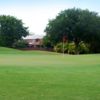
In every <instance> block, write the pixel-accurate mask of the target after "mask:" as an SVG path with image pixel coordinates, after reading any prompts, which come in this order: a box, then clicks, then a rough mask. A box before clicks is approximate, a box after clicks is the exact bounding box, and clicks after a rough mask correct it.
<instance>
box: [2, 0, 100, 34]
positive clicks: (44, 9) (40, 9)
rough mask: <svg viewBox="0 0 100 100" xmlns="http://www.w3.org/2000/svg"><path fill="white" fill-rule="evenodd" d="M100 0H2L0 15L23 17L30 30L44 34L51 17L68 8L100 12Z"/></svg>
mask: <svg viewBox="0 0 100 100" xmlns="http://www.w3.org/2000/svg"><path fill="white" fill-rule="evenodd" d="M99 5H100V0H0V15H2V14H5V15H12V16H15V17H17V18H18V19H22V21H23V22H24V23H25V25H26V26H29V31H30V32H32V33H35V34H40V35H43V34H45V33H44V32H43V31H44V29H45V27H46V25H47V23H48V20H49V19H52V18H55V17H56V15H57V14H58V13H59V12H60V11H62V10H64V9H68V8H73V7H76V8H81V9H89V10H90V11H96V12H98V13H99V14H100V6H99Z"/></svg>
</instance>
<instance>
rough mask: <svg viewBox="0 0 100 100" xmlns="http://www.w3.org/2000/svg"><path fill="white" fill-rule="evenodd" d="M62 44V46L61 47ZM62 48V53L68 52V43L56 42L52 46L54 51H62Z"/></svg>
mask: <svg viewBox="0 0 100 100" xmlns="http://www.w3.org/2000/svg"><path fill="white" fill-rule="evenodd" d="M63 46H64V47H63ZM63 49H64V53H67V52H68V44H67V43H64V44H63V43H62V42H61V43H58V44H57V45H56V46H55V47H54V51H56V52H63Z"/></svg>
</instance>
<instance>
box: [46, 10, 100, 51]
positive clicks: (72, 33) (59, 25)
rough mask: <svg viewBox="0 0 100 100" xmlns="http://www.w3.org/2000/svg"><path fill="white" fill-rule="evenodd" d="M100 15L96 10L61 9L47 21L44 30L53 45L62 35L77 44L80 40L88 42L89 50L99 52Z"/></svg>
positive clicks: (60, 40)
mask: <svg viewBox="0 0 100 100" xmlns="http://www.w3.org/2000/svg"><path fill="white" fill-rule="evenodd" d="M99 27H100V16H99V15H98V14H97V13H96V12H90V11H88V10H81V9H75V8H73V9H68V10H64V11H61V12H60V13H59V14H58V15H57V16H56V18H55V19H52V20H50V21H49V23H48V25H47V27H46V29H45V32H46V36H47V37H48V36H49V40H50V41H51V43H53V45H56V44H57V43H60V42H62V39H63V37H64V36H66V37H67V39H68V41H74V42H75V45H76V46H78V44H79V42H80V41H84V42H85V43H88V44H90V48H91V52H100V43H99V42H100V28H99Z"/></svg>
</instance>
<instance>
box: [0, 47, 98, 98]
mask: <svg viewBox="0 0 100 100" xmlns="http://www.w3.org/2000/svg"><path fill="white" fill-rule="evenodd" d="M0 100H100V54H97V55H65V56H63V55H61V54H57V53H50V52H42V51H33V52H32V51H29V52H28V51H24V52H22V51H18V50H12V49H6V48H0Z"/></svg>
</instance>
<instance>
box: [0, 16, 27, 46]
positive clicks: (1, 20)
mask: <svg viewBox="0 0 100 100" xmlns="http://www.w3.org/2000/svg"><path fill="white" fill-rule="evenodd" d="M26 35H28V30H27V27H24V26H23V23H22V21H21V20H19V19H16V18H15V17H13V16H5V15H2V16H0V45H1V46H5V47H12V46H13V44H14V43H15V42H16V41H18V40H20V39H21V38H22V36H26Z"/></svg>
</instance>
